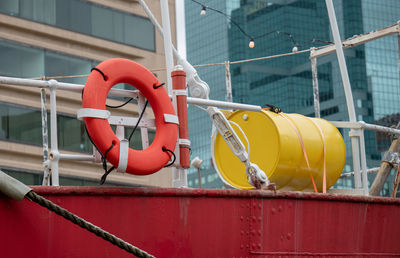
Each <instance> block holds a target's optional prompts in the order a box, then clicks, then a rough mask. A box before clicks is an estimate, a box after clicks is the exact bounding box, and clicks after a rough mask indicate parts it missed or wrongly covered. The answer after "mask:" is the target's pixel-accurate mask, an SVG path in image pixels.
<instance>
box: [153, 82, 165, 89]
mask: <svg viewBox="0 0 400 258" xmlns="http://www.w3.org/2000/svg"><path fill="white" fill-rule="evenodd" d="M164 85H165V82H163V83H161V84H160V85H153V89H155V90H156V89H158V88H160V87H162V86H164Z"/></svg>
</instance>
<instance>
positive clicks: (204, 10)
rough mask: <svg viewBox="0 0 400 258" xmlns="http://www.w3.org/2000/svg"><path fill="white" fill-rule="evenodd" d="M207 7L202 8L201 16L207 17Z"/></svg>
mask: <svg viewBox="0 0 400 258" xmlns="http://www.w3.org/2000/svg"><path fill="white" fill-rule="evenodd" d="M206 8H207V7H206V6H205V5H203V6H202V7H201V11H200V15H201V16H206Z"/></svg>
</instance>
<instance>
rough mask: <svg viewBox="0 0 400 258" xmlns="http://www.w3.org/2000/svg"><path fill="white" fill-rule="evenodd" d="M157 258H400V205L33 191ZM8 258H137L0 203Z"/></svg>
mask: <svg viewBox="0 0 400 258" xmlns="http://www.w3.org/2000/svg"><path fill="white" fill-rule="evenodd" d="M33 189H34V191H35V192H36V193H38V194H40V195H42V196H44V197H46V198H48V199H50V200H51V201H53V202H55V203H56V204H58V205H60V206H62V207H63V208H66V209H68V210H70V211H71V212H73V213H75V214H76V215H78V216H80V217H82V218H84V219H86V220H88V221H89V222H91V223H93V224H95V225H97V226H99V227H101V228H103V229H105V230H107V231H109V232H110V233H112V234H115V235H116V236H118V237H120V238H122V239H124V240H126V241H128V242H130V243H131V244H133V245H134V246H137V247H139V248H141V249H143V250H145V251H146V252H148V253H150V254H153V255H155V256H156V257H265V256H268V257H274V256H275V257H296V256H297V257H307V256H323V257H338V256H354V257H356V256H358V257H360V256H365V257H368V256H382V257H388V256H398V257H399V256H400V244H399V240H400V237H399V232H400V200H398V199H393V198H380V197H349V196H337V195H329V194H328V195H323V194H314V193H301V192H278V193H276V194H274V193H272V192H260V191H254V190H210V189H208V190H198V189H168V188H167V189H165V188H108V187H42V186H35V187H33ZM0 210H1V213H0V228H1V233H2V234H1V235H0V243H1V246H2V248H1V257H41V258H43V257H52V258H53V257H131V255H130V254H128V253H126V252H125V251H123V250H121V249H119V248H118V247H116V246H114V245H112V244H110V243H108V242H105V241H104V240H102V239H100V238H98V237H97V236H95V235H93V234H91V233H89V232H87V231H86V230H83V229H81V228H80V227H78V226H76V225H74V224H72V223H71V222H69V221H66V220H65V219H63V218H61V217H59V216H58V215H56V214H54V213H52V212H50V211H48V210H47V209H45V208H43V207H41V206H39V205H37V204H36V203H33V202H31V201H29V200H26V199H24V200H23V201H22V202H17V201H14V200H11V199H9V198H7V197H5V196H3V195H1V196H0Z"/></svg>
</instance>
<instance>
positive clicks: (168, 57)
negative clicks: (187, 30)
mask: <svg viewBox="0 0 400 258" xmlns="http://www.w3.org/2000/svg"><path fill="white" fill-rule="evenodd" d="M160 5H161V18H162V24H163V32H164V54H165V64H166V67H167V88H168V94H169V95H172V79H171V73H172V70H173V69H174V56H173V54H172V39H171V23H170V19H169V7H168V0H160ZM173 102H174V101H173ZM175 110H176V105H175Z"/></svg>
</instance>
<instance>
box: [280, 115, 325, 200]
mask: <svg viewBox="0 0 400 258" xmlns="http://www.w3.org/2000/svg"><path fill="white" fill-rule="evenodd" d="M278 114H279V115H280V116H282V117H283V118H285V119H286V120H287V121H288V122H289V124H290V125H291V126H292V128H293V129H294V131H295V132H296V134H297V137H298V138H299V141H300V145H301V149H302V150H303V156H304V159H305V160H306V163H307V167H308V171H309V172H310V177H311V181H312V183H313V187H314V192H316V193H318V189H317V185H316V184H315V180H314V177H313V175H312V173H311V169H310V163H309V162H308V156H307V152H306V147H305V146H304V141H303V138H302V137H301V135H300V132H299V130H298V129H297V127H296V125H295V124H294V123H293V122H292V121H291V120H290V119H289V117H287V116H286V115H285V114H283V113H282V112H279V113H278ZM318 127H319V126H318ZM319 129H320V130H321V128H319ZM321 133H322V132H321ZM324 177H325V182H326V173H325V144H324ZM324 185H325V188H326V183H325V184H324Z"/></svg>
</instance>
